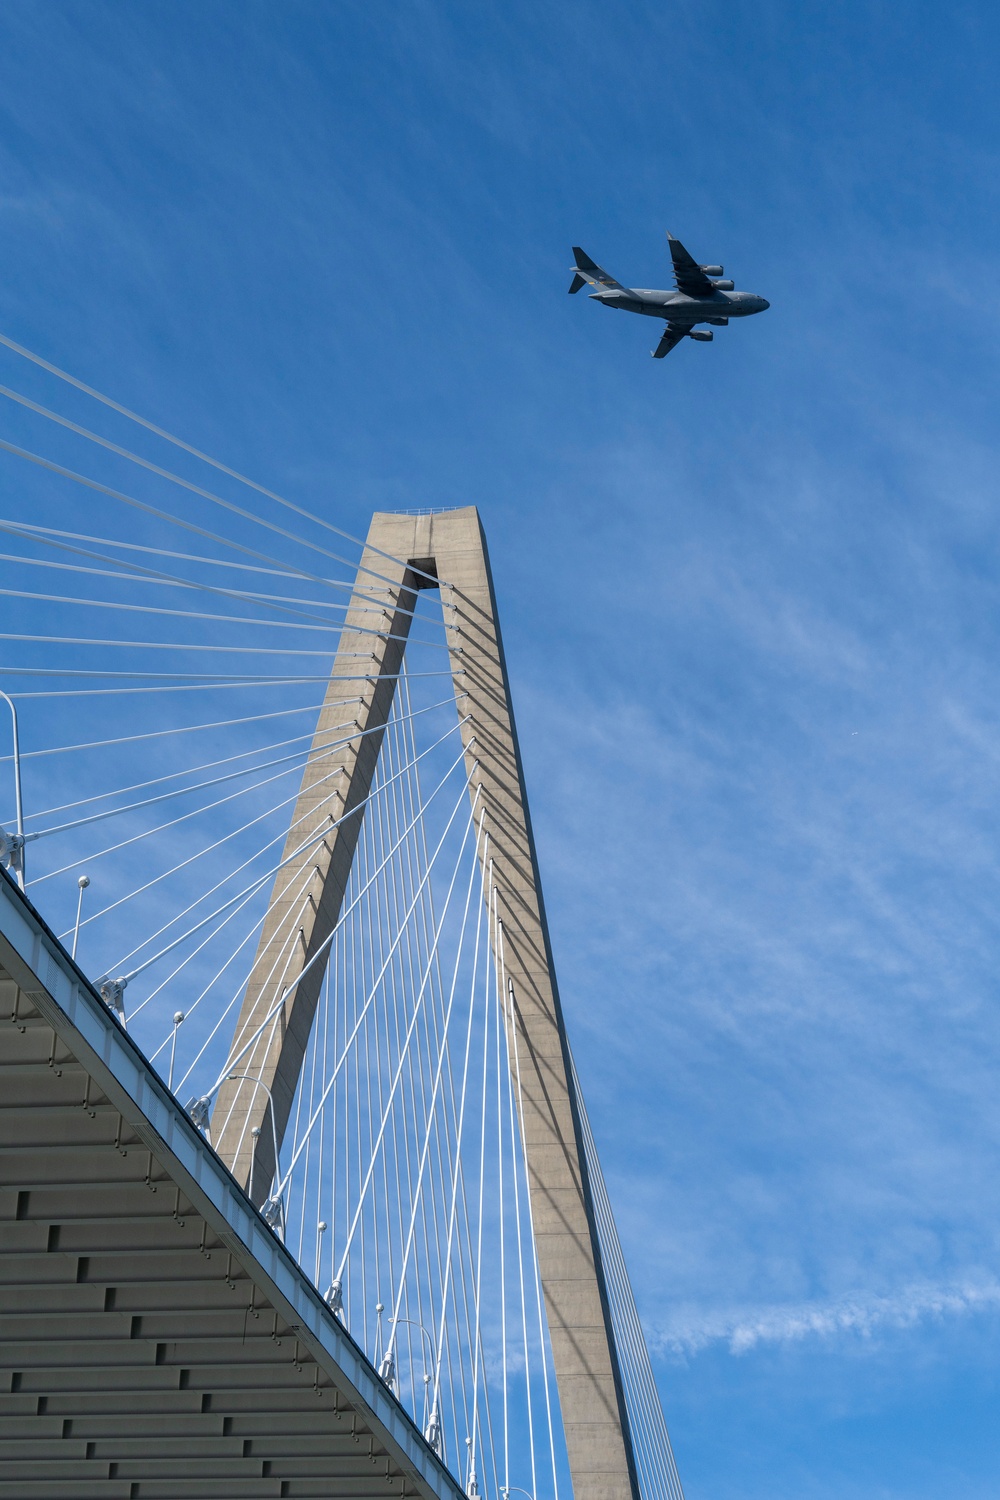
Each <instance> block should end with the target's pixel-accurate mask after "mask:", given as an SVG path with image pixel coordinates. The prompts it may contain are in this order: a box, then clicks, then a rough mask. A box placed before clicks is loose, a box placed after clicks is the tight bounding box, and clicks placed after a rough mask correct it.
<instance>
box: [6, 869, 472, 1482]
mask: <svg viewBox="0 0 1000 1500" xmlns="http://www.w3.org/2000/svg"><path fill="white" fill-rule="evenodd" d="M332 1495H335V1496H336V1497H337V1500H463V1497H462V1491H461V1489H460V1488H459V1486H458V1485H457V1484H456V1483H455V1481H454V1479H453V1478H452V1476H451V1475H450V1474H449V1472H448V1471H447V1469H445V1467H444V1466H443V1465H442V1464H441V1463H440V1461H439V1460H438V1459H437V1457H436V1456H435V1455H434V1453H433V1452H432V1451H431V1449H430V1448H429V1447H428V1445H427V1444H426V1443H425V1442H424V1440H423V1438H422V1437H421V1435H420V1432H419V1431H418V1429H417V1428H416V1427H415V1426H414V1424H413V1423H412V1422H411V1420H410V1419H409V1417H408V1416H407V1414H406V1412H405V1411H404V1410H403V1408H402V1407H401V1406H400V1405H399V1403H398V1402H397V1401H396V1400H395V1398H394V1397H393V1396H392V1395H391V1393H390V1392H389V1391H388V1390H387V1388H386V1387H385V1385H383V1383H382V1382H381V1381H380V1380H379V1379H378V1376H377V1375H376V1373H375V1371H374V1370H373V1369H372V1367H371V1365H370V1364H369V1363H368V1361H367V1359H366V1358H365V1356H364V1354H363V1353H362V1351H361V1350H360V1349H359V1348H358V1346H357V1345H356V1344H355V1343H354V1342H353V1340H352V1339H351V1338H350V1337H349V1335H348V1334H347V1333H346V1332H345V1330H344V1329H343V1328H342V1327H341V1325H340V1324H339V1323H338V1322H337V1321H336V1320H335V1319H334V1318H333V1317H332V1315H331V1314H330V1312H329V1310H328V1309H327V1308H326V1306H325V1305H324V1303H323V1301H322V1299H321V1298H320V1297H319V1296H318V1294H317V1293H316V1290H315V1288H314V1287H312V1286H311V1285H310V1283H309V1282H308V1281H307V1280H306V1278H305V1277H304V1276H303V1274H302V1272H301V1271H300V1269H299V1267H298V1265H297V1264H296V1263H295V1261H294V1260H293V1259H292V1257H291V1256H290V1255H289V1254H288V1253H287V1252H286V1250H285V1249H284V1247H283V1246H282V1245H281V1244H280V1242H279V1241H278V1240H277V1238H276V1237H275V1235H274V1234H273V1233H272V1232H271V1230H270V1229H268V1227H267V1226H266V1224H265V1223H264V1222H263V1220H262V1219H261V1218H260V1216H259V1214H258V1213H257V1211H256V1210H255V1209H254V1207H253V1205H252V1204H251V1203H250V1201H249V1200H248V1199H247V1197H246V1195H245V1194H244V1192H243V1191H242V1189H241V1188H240V1187H239V1186H238V1185H237V1183H236V1182H235V1181H234V1179H233V1178H232V1176H231V1175H230V1173H229V1172H228V1171H227V1170H226V1168H225V1167H224V1166H223V1164H222V1163H221V1162H220V1160H219V1158H218V1157H217V1156H216V1154H215V1152H214V1151H213V1150H212V1149H211V1147H210V1146H209V1145H208V1144H207V1143H206V1142H205V1141H204V1140H203V1138H202V1137H201V1135H200V1134H199V1133H198V1132H197V1131H196V1130H195V1129H194V1127H193V1125H192V1124H191V1122H190V1120H189V1119H188V1118H187V1116H186V1115H185V1113H184V1111H183V1110H182V1109H180V1107H179V1106H178V1105H177V1103H176V1101H175V1099H174V1098H173V1096H172V1095H171V1094H170V1093H169V1091H168V1090H167V1088H166V1086H165V1085H164V1084H163V1082H162V1081H161V1079H160V1078H159V1077H158V1075H157V1074H156V1073H155V1071H154V1070H153V1069H152V1067H151V1066H150V1064H149V1063H148V1062H147V1061H146V1059H145V1058H144V1057H143V1055H142V1054H141V1053H140V1051H139V1050H138V1048H137V1047H136V1046H135V1045H134V1043H133V1042H132V1040H131V1038H130V1037H129V1036H128V1035H127V1034H126V1033H125V1032H124V1031H123V1030H122V1028H121V1026H120V1025H119V1023H118V1021H117V1020H116V1019H115V1017H114V1016H113V1015H112V1013H111V1012H110V1011H109V1010H108V1008H107V1006H106V1005H105V1004H104V1003H103V1002H102V1001H101V1000H100V998H99V997H98V996H97V994H96V993H95V992H94V990H93V989H92V987H91V986H90V985H89V984H88V982H87V981H86V980H85V979H84V977H83V975H82V974H81V973H80V971H79V970H78V969H77V968H76V966H75V965H74V964H73V962H72V960H71V959H70V957H69V955H68V954H67V953H66V951H65V949H64V948H63V947H62V946H61V944H60V943H59V941H58V940H57V939H56V938H55V937H54V936H53V935H52V933H51V932H50V931H49V930H48V928H47V927H46V926H45V924H44V922H42V920H41V919H40V918H39V917H38V915H37V913H36V912H35V911H34V909H33V908H32V906H31V905H30V903H29V902H28V901H26V900H25V898H24V897H23V896H22V895H21V893H20V892H19V891H18V890H17V889H16V887H15V886H14V884H13V882H12V881H11V880H10V879H9V878H8V877H7V876H6V875H0V1500H255V1497H257V1496H260V1497H265V1496H267V1497H280V1496H289V1497H320V1496H323V1497H326V1500H329V1497H330V1496H332Z"/></svg>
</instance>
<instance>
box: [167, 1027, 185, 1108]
mask: <svg viewBox="0 0 1000 1500" xmlns="http://www.w3.org/2000/svg"><path fill="white" fill-rule="evenodd" d="M183 1019H184V1012H183V1011H182V1010H175V1011H174V1034H173V1036H172V1037H171V1038H170V1073H169V1074H168V1076H167V1088H168V1089H169V1090H170V1092H171V1093H173V1091H174V1054H175V1052H176V1051H177V1032H178V1029H179V1027H180V1024H181V1022H182V1021H183Z"/></svg>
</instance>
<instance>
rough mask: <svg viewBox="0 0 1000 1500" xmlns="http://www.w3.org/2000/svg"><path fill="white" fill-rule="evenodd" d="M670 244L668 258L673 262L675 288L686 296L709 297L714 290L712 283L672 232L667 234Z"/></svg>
mask: <svg viewBox="0 0 1000 1500" xmlns="http://www.w3.org/2000/svg"><path fill="white" fill-rule="evenodd" d="M667 242H668V244H669V245H670V259H671V260H672V261H673V263H674V280H675V281H676V283H677V290H678V291H679V292H683V293H684V295H685V296H686V297H710V296H711V295H712V293H713V292H714V291H715V286H714V284H713V283H712V282H711V281H709V279H708V277H707V276H706V275H705V273H704V271H703V270H702V269H701V266H699V264H698V262H697V261H696V260H695V259H694V257H693V256H692V255H689V254H688V252H687V251H686V250H685V249H684V246H683V245H682V244H681V242H680V240H675V239H674V237H673V235H672V234H668V235H667Z"/></svg>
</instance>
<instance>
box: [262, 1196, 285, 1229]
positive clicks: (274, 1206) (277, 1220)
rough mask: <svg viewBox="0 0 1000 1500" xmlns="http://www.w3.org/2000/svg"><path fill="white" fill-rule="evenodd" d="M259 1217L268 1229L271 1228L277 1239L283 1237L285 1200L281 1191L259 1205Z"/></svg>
mask: <svg viewBox="0 0 1000 1500" xmlns="http://www.w3.org/2000/svg"><path fill="white" fill-rule="evenodd" d="M260 1213H261V1218H262V1219H263V1220H264V1223H265V1224H266V1225H267V1227H268V1229H273V1230H274V1232H275V1234H276V1235H277V1236H278V1238H279V1239H282V1240H283V1239H284V1238H285V1200H284V1198H283V1196H282V1195H281V1193H279V1194H278V1196H277V1197H276V1198H275V1197H271V1198H268V1199H267V1200H266V1201H265V1202H264V1203H263V1204H262V1205H261V1210H260Z"/></svg>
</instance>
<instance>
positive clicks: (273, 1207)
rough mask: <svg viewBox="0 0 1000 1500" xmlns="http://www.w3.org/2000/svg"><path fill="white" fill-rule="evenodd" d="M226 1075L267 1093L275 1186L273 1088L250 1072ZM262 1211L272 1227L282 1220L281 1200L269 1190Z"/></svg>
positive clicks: (276, 1135)
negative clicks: (274, 1200)
mask: <svg viewBox="0 0 1000 1500" xmlns="http://www.w3.org/2000/svg"><path fill="white" fill-rule="evenodd" d="M226 1077H227V1078H228V1079H229V1081H230V1082H231V1083H234V1082H236V1081H237V1080H238V1079H243V1081H244V1082H245V1083H252V1084H253V1085H254V1087H255V1088H259V1089H263V1090H264V1093H265V1094H266V1095H267V1099H268V1103H269V1104H270V1106H271V1142H272V1145H273V1147H274V1169H273V1171H272V1173H271V1187H272V1188H273V1187H274V1179H275V1177H277V1175H278V1127H277V1126H276V1125H275V1123H274V1098H273V1096H272V1094H271V1090H270V1089H269V1088H268V1086H267V1084H266V1083H265V1082H264V1080H263V1079H262V1078H254V1077H253V1076H252V1075H251V1074H250V1073H227V1075H226ZM250 1160H251V1162H253V1156H251V1158H250ZM250 1170H251V1182H250V1183H249V1184H248V1187H250V1186H252V1185H253V1184H252V1177H253V1167H251V1169H250ZM261 1213H262V1214H263V1215H264V1218H265V1219H267V1222H268V1223H269V1224H270V1225H271V1227H272V1228H273V1227H274V1220H275V1219H278V1220H280V1218H281V1204H280V1201H279V1202H278V1203H274V1202H273V1201H272V1199H271V1195H270V1191H269V1192H268V1198H267V1202H266V1203H265V1204H264V1207H263V1208H262V1209H261Z"/></svg>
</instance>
